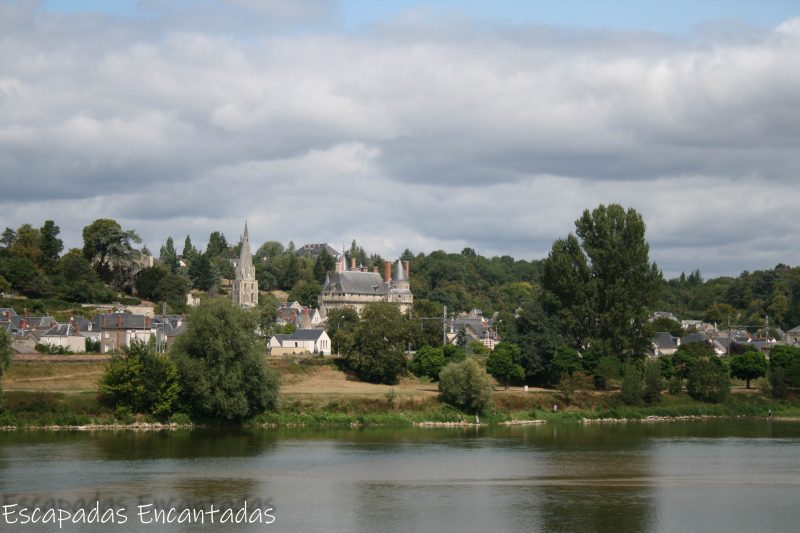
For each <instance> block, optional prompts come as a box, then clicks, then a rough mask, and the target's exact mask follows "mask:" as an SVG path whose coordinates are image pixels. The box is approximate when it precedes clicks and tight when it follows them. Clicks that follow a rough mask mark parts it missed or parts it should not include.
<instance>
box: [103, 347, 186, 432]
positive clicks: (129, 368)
mask: <svg viewBox="0 0 800 533" xmlns="http://www.w3.org/2000/svg"><path fill="white" fill-rule="evenodd" d="M180 392H181V386H180V384H179V383H178V371H177V369H176V368H175V363H173V362H172V361H171V360H170V359H169V358H167V357H165V356H162V355H159V354H157V353H155V352H154V351H153V349H152V347H150V346H148V345H147V344H144V343H142V342H134V343H133V344H132V345H131V347H130V348H125V353H124V354H123V355H115V356H113V357H112V358H111V361H110V362H109V364H108V366H107V367H106V371H105V373H104V374H103V377H102V378H101V379H100V393H101V395H102V399H103V401H104V403H106V404H108V405H110V406H111V407H113V408H114V412H115V414H119V416H117V418H119V419H120V420H127V418H129V417H127V416H123V415H124V414H125V413H148V414H151V415H153V416H156V417H158V418H166V417H168V416H169V415H170V414H172V413H173V412H174V411H175V410H176V408H177V404H178V398H179V395H180Z"/></svg>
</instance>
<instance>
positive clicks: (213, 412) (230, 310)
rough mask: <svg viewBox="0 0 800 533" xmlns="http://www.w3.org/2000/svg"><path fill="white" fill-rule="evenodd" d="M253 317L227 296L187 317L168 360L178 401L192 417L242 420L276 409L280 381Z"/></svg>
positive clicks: (211, 301) (209, 302)
mask: <svg viewBox="0 0 800 533" xmlns="http://www.w3.org/2000/svg"><path fill="white" fill-rule="evenodd" d="M256 318H257V317H256V314H255V313H250V312H248V311H245V310H243V309H240V308H238V307H236V306H235V305H233V303H232V302H231V301H230V300H229V299H227V298H213V299H209V300H205V301H203V302H201V303H200V305H198V306H197V307H196V308H195V309H194V310H193V311H192V312H190V313H189V316H188V319H187V321H188V326H187V328H188V329H187V331H186V333H185V334H183V335H181V336H180V337H178V340H177V341H176V342H175V345H174V346H173V348H172V350H171V352H170V356H171V357H172V359H173V360H174V361H175V365H176V366H177V368H178V375H179V376H180V383H181V385H182V387H183V395H182V398H183V403H184V405H185V406H186V407H187V408H188V409H189V410H190V411H191V413H193V414H194V415H195V416H197V417H200V418H207V419H216V420H229V421H241V420H246V419H248V418H251V417H253V416H255V415H257V414H260V413H263V412H264V411H265V410H266V409H274V408H275V407H276V405H277V401H278V387H279V380H278V377H277V375H276V374H274V373H273V372H272V371H271V370H270V369H269V368H268V367H267V365H266V361H265V347H264V345H263V343H262V341H260V340H259V338H258V336H257V335H256V333H255V331H256V326H257V324H256Z"/></svg>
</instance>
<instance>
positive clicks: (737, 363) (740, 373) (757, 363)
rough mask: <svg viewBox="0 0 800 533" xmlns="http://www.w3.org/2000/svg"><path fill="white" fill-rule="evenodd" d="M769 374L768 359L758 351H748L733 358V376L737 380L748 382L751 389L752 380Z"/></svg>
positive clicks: (747, 386)
mask: <svg viewBox="0 0 800 533" xmlns="http://www.w3.org/2000/svg"><path fill="white" fill-rule="evenodd" d="M766 373H767V359H766V357H764V354H763V353H761V352H758V351H752V350H750V351H747V352H744V353H743V354H741V355H734V356H732V357H731V374H732V375H733V377H735V378H737V379H743V380H745V382H746V384H747V385H746V388H748V389H749V388H750V380H751V379H756V378H760V377H761V376H763V375H765V374H766Z"/></svg>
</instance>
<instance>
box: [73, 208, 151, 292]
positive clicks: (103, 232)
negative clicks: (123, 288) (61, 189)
mask: <svg viewBox="0 0 800 533" xmlns="http://www.w3.org/2000/svg"><path fill="white" fill-rule="evenodd" d="M140 242H142V239H140V238H139V236H138V235H137V234H136V232H135V231H133V230H123V229H122V227H121V226H120V225H119V223H118V222H117V221H116V220H112V219H109V218H99V219H97V220H95V221H94V222H92V223H91V224H89V225H88V226H86V227H85V228H83V256H84V257H85V258H86V259H88V260H89V261H90V262H92V264H93V265H94V266H95V270H96V271H97V273H98V274H99V275H100V278H101V279H103V280H104V281H112V280H113V275H112V274H113V271H114V270H116V271H118V272H119V271H121V270H122V268H123V265H124V264H126V263H127V262H129V261H131V260H133V259H135V258H137V257H138V256H139V251H138V250H136V249H135V248H134V247H133V245H134V244H138V243H140ZM112 264H113V265H114V268H113V269H112ZM116 282H117V283H119V282H120V280H119V279H117V280H116Z"/></svg>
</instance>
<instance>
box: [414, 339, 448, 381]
mask: <svg viewBox="0 0 800 533" xmlns="http://www.w3.org/2000/svg"><path fill="white" fill-rule="evenodd" d="M444 366H445V359H444V354H443V353H442V348H441V347H439V348H434V347H432V346H423V347H422V348H420V349H419V350H417V352H416V353H415V354H414V358H413V359H411V361H409V363H408V368H409V370H411V372H413V373H414V375H415V376H419V377H423V376H427V377H429V378H431V379H432V380H434V381H435V380H438V379H439V373H440V372H441V371H442V369H443V368H444Z"/></svg>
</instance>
